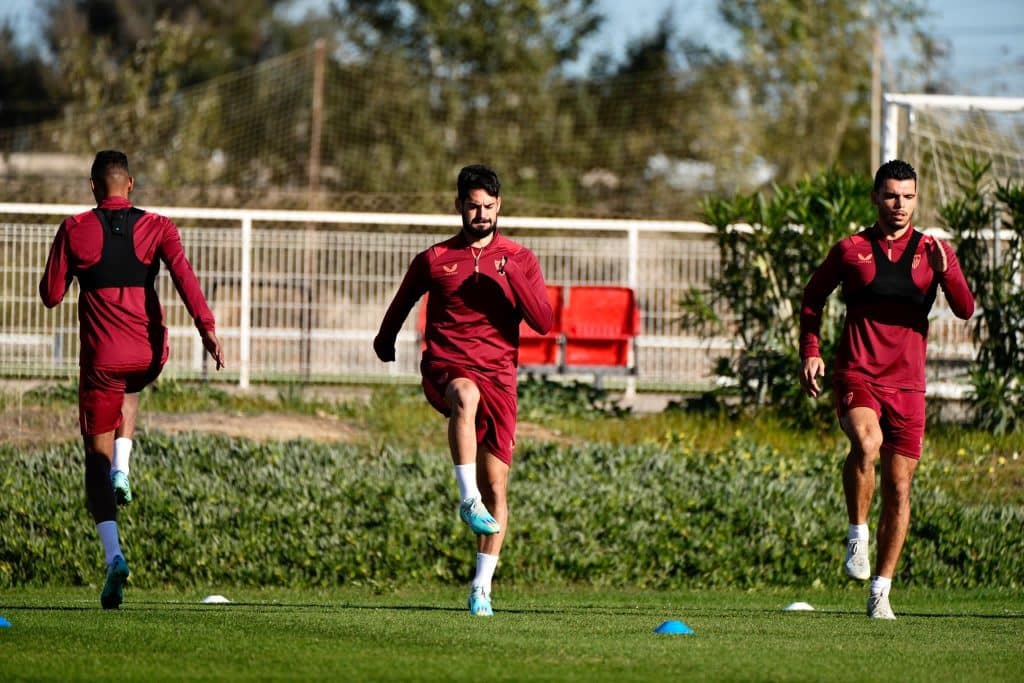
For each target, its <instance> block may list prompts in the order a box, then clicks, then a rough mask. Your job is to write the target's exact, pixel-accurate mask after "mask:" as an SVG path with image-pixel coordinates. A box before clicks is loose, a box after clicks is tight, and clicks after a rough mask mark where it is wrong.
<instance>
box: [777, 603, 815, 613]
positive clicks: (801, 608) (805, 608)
mask: <svg viewBox="0 0 1024 683" xmlns="http://www.w3.org/2000/svg"><path fill="white" fill-rule="evenodd" d="M782 611H783V612H813V611H814V608H813V607H811V606H810V605H809V604H808V603H806V602H791V603H790V604H788V605H786V606H785V607H783V608H782Z"/></svg>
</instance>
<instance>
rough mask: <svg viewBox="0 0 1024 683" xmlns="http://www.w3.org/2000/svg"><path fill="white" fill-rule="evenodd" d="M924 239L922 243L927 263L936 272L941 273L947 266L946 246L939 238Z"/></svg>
mask: <svg viewBox="0 0 1024 683" xmlns="http://www.w3.org/2000/svg"><path fill="white" fill-rule="evenodd" d="M925 239H926V240H927V241H926V242H925V243H924V253H925V254H927V256H928V265H930V266H931V267H932V270H934V271H935V272H936V273H938V274H939V275H942V274H943V273H945V272H946V269H947V268H949V257H948V256H946V248H945V246H944V245H943V244H942V241H941V240H937V239H935V238H934V237H926V238H925Z"/></svg>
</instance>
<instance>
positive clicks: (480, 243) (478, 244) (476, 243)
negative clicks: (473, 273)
mask: <svg viewBox="0 0 1024 683" xmlns="http://www.w3.org/2000/svg"><path fill="white" fill-rule="evenodd" d="M462 238H463V239H464V240H466V242H467V243H468V244H469V246H471V247H475V248H477V249H483V248H484V247H486V246H487V245H488V244H490V243H491V240H493V239H494V231H491V232H490V233H489V234H488V235H487V237H480V238H477V237H474V236H473V235H472V234H471V233H470V232H469V231H467V230H463V231H462Z"/></svg>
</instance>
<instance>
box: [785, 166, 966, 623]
mask: <svg viewBox="0 0 1024 683" xmlns="http://www.w3.org/2000/svg"><path fill="white" fill-rule="evenodd" d="M871 201H872V203H873V204H874V205H875V207H876V209H877V213H878V219H877V221H876V222H875V224H874V225H873V226H872V227H870V228H868V229H866V230H862V231H861V232H858V233H857V234H855V235H852V236H850V237H847V238H845V239H843V240H841V241H840V242H839V243H837V244H836V245H834V246H833V247H832V249H831V250H830V251H829V253H828V256H827V257H826V258H825V261H824V263H822V264H821V265H820V266H819V267H818V269H817V270H816V271H815V272H814V274H813V275H812V276H811V279H810V281H809V282H808V283H807V286H806V288H805V289H804V295H803V304H802V307H801V311H800V357H801V359H802V367H801V370H800V382H801V384H802V386H803V388H804V391H806V392H807V394H808V395H810V396H812V397H816V396H818V395H820V393H821V386H820V384H819V382H818V378H819V377H823V376H824V374H825V362H824V361H823V360H822V358H821V353H820V341H821V340H820V336H819V332H820V329H821V314H822V309H823V308H824V306H825V301H826V299H828V297H829V294H831V292H832V291H833V290H834V289H835V288H836V287H838V286H840V285H841V286H842V298H843V301H844V302H845V304H846V320H845V323H844V326H843V331H842V336H841V338H840V340H839V347H838V350H837V351H836V357H835V371H834V373H833V389H834V391H835V397H836V414H837V415H838V417H839V424H840V426H841V427H842V429H843V432H844V433H845V434H846V436H847V438H848V439H849V440H850V452H849V455H848V456H847V458H846V463H845V465H844V467H843V491H844V493H845V496H846V509H847V514H848V516H849V523H850V527H849V533H848V537H847V552H846V561H845V570H846V573H847V575H849V576H850V577H852V578H855V579H860V580H865V579H868V578H871V584H870V593H869V597H868V603H867V613H868V616H870V617H873V618H876V619H895V618H896V616H895V614H893V611H892V608H891V606H890V604H889V589H890V587H891V585H892V577H893V574H894V572H895V571H896V564H897V561H898V560H899V556H900V551H901V550H902V549H903V542H904V540H905V539H906V536H907V529H908V527H909V525H910V484H911V480H912V479H913V477H914V470H915V469H916V468H917V463H918V460H919V458H920V457H921V446H922V443H923V441H924V427H925V351H926V347H927V341H928V313H929V311H930V310H931V308H932V303H933V302H934V301H935V294H936V291H937V288H939V287H941V288H942V291H943V293H944V294H945V297H946V300H947V301H948V302H949V306H950V308H951V309H952V311H953V313H954V314H955V315H956V316H957V317H959V318H962V319H965V320H966V319H967V318H970V317H971V315H972V314H973V313H974V297H973V296H972V294H971V292H970V290H969V289H968V286H967V282H966V280H965V279H964V275H963V272H962V271H961V270H960V264H959V263H958V261H957V258H956V254H955V253H954V252H953V250H952V248H951V247H950V246H949V245H948V244H946V243H944V242H941V241H940V240H938V239H935V238H933V237H929V236H927V235H925V234H923V233H921V232H919V231H918V230H915V229H914V226H913V225H912V224H911V219H912V218H913V215H914V209H915V208H916V206H917V173H916V172H915V171H914V169H913V167H911V166H910V164H908V163H906V162H905V161H900V160H893V161H889V162H887V163H885V164H883V165H882V166H881V167H880V168H879V169H878V172H877V173H876V174H875V182H874V188H873V190H872V192H871ZM878 460H880V461H881V489H882V509H881V514H880V518H879V521H878V542H877V548H876V550H877V557H876V560H875V572H874V576H871V567H870V560H869V559H868V510H869V508H870V505H871V498H872V495H873V493H874V489H875V462H876V461H878Z"/></svg>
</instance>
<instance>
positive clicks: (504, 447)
mask: <svg viewBox="0 0 1024 683" xmlns="http://www.w3.org/2000/svg"><path fill="white" fill-rule="evenodd" d="M420 370H421V371H422V373H423V393H424V395H425V396H426V397H427V401H429V402H430V405H432V406H434V408H435V409H437V411H438V412H440V413H441V414H442V415H444V416H445V417H450V416H451V409H450V408H449V407H448V402H447V401H445V400H444V395H445V392H446V391H447V389H448V385H449V384H450V383H451V381H452V380H453V379H458V378H460V377H464V378H466V379H468V380H471V381H472V382H473V383H474V384H476V386H477V389H479V390H480V405H479V406H478V407H477V411H476V441H477V444H478V445H479V446H480V447H483V448H485V449H487V450H488V451H489V452H490V453H491V454H492V455H494V457H496V458H497V459H498V460H501V461H502V462H503V463H505V464H506V465H508V466H509V467H511V466H512V449H513V448H515V445H516V411H517V410H518V402H517V400H516V398H517V397H516V389H515V387H512V389H511V390H509V389H508V388H505V387H503V386H501V385H498V384H495V383H494V382H492V381H490V380H488V379H486V378H485V377H484V376H483V375H480V374H479V373H476V372H473V371H472V370H465V369H463V368H457V367H453V366H451V365H443V364H440V363H426V362H423V363H421V364H420Z"/></svg>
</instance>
